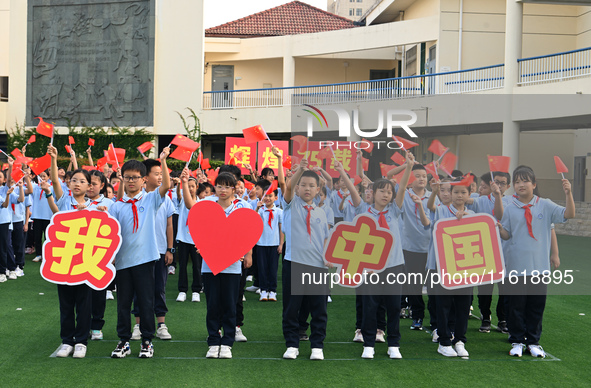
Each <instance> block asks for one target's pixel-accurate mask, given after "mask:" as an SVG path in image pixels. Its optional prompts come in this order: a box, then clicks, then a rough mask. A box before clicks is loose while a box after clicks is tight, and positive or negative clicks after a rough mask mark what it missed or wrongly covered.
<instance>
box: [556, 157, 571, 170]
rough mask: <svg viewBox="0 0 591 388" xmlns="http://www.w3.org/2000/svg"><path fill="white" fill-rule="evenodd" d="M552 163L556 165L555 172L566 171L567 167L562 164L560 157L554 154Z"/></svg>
mask: <svg viewBox="0 0 591 388" xmlns="http://www.w3.org/2000/svg"><path fill="white" fill-rule="evenodd" d="M554 164H555V165H556V172H557V173H558V174H562V173H565V172H568V168H567V167H566V164H564V163H563V162H562V159H560V157H558V156H554Z"/></svg>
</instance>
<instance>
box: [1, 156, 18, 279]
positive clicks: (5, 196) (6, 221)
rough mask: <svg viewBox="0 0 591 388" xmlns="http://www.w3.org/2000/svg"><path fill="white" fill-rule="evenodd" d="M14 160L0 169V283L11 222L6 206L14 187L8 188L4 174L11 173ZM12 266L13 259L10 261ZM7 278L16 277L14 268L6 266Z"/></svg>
mask: <svg viewBox="0 0 591 388" xmlns="http://www.w3.org/2000/svg"><path fill="white" fill-rule="evenodd" d="M13 163H14V161H13V160H12V158H10V157H9V158H8V165H9V168H8V171H6V172H4V171H0V186H2V187H0V283H2V282H5V281H6V270H7V266H8V245H9V244H10V238H9V233H10V232H9V230H8V228H9V227H10V223H11V222H12V215H11V211H12V209H11V208H10V207H9V206H8V204H9V202H10V195H11V194H12V192H13V191H14V188H13V187H11V188H9V187H8V186H7V185H4V183H6V176H9V177H10V175H11V173H12V164H13ZM12 266H14V260H13V263H12ZM8 269H9V270H10V272H9V278H10V279H16V268H8Z"/></svg>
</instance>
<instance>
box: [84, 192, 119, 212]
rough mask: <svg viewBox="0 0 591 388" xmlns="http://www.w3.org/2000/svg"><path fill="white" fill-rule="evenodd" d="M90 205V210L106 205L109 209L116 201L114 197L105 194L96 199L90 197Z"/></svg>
mask: <svg viewBox="0 0 591 388" xmlns="http://www.w3.org/2000/svg"><path fill="white" fill-rule="evenodd" d="M89 200H90V205H88V210H97V207H99V206H105V207H106V208H107V209H110V208H111V206H113V204H114V203H115V201H113V200H112V199H109V198H107V197H105V196H104V195H102V194H101V195H99V197H98V198H96V199H89Z"/></svg>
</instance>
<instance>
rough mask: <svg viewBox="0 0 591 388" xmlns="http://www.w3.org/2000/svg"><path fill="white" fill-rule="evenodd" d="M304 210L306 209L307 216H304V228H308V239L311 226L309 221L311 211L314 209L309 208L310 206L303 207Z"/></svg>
mask: <svg viewBox="0 0 591 388" xmlns="http://www.w3.org/2000/svg"><path fill="white" fill-rule="evenodd" d="M304 209H306V211H308V214H307V215H306V227H307V228H308V235H309V236H310V238H312V226H311V225H310V220H311V219H312V213H311V212H312V209H314V207H312V206H310V205H304Z"/></svg>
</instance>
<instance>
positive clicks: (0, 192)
mask: <svg viewBox="0 0 591 388" xmlns="http://www.w3.org/2000/svg"><path fill="white" fill-rule="evenodd" d="M7 192H8V187H7V186H6V185H4V186H2V187H0V224H8V223H12V207H11V206H10V199H9V200H8V201H9V202H8V207H3V206H2V204H3V203H4V201H5V200H6V195H7V194H6V193H7Z"/></svg>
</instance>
